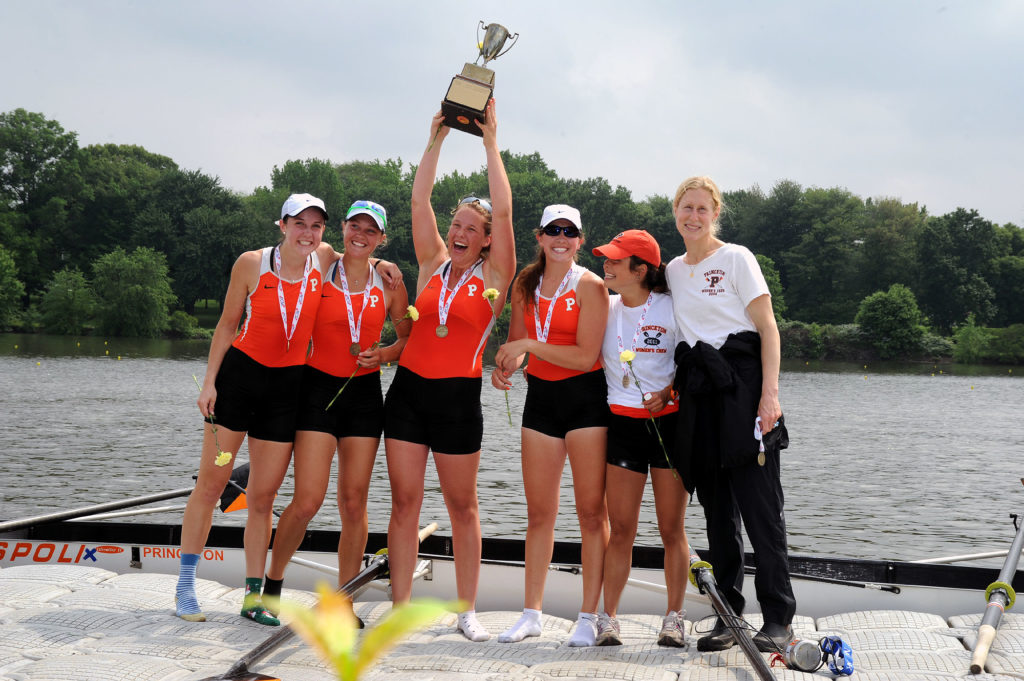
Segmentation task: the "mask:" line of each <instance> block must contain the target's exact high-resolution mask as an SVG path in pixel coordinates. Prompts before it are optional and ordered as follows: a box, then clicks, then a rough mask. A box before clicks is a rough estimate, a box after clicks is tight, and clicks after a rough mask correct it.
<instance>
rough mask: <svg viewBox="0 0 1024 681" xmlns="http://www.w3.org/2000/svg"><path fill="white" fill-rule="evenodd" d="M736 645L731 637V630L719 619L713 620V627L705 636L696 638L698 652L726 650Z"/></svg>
mask: <svg viewBox="0 0 1024 681" xmlns="http://www.w3.org/2000/svg"><path fill="white" fill-rule="evenodd" d="M734 645H736V639H734V638H733V636H732V632H731V631H729V629H728V627H726V626H725V623H724V622H722V620H721V619H716V620H715V628H714V629H712V630H711V631H710V632H709V633H708V634H706V635H705V636H701V637H700V638H698V639H697V650H699V651H700V652H702V653H703V652H710V651H714V650H726V649H728V648H732V647H733V646H734Z"/></svg>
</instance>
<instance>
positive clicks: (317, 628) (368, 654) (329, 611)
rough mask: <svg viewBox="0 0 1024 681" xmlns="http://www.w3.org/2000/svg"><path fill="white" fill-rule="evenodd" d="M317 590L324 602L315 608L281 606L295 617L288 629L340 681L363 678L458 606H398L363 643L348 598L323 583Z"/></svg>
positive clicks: (422, 603) (433, 602) (431, 603)
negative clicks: (416, 633) (412, 634)
mask: <svg viewBox="0 0 1024 681" xmlns="http://www.w3.org/2000/svg"><path fill="white" fill-rule="evenodd" d="M316 590H317V592H318V593H319V594H320V602H319V603H318V604H317V605H316V606H315V607H313V608H306V607H304V606H301V605H298V604H296V603H289V602H287V601H285V602H282V603H281V610H282V612H284V613H286V614H288V615H289V616H290V617H292V620H291V621H290V622H289V623H288V626H290V627H291V628H292V629H293V630H294V631H295V633H296V634H298V635H299V636H300V637H301V638H302V639H303V640H305V641H306V643H308V644H309V645H310V646H312V647H313V649H314V650H316V651H317V652H318V653H319V654H320V656H321V657H323V658H324V660H325V661H326V662H327V663H328V664H330V665H331V666H332V667H334V671H335V673H336V674H337V677H338V679H339V680H340V681H354V680H355V679H357V678H359V676H360V675H361V674H362V673H363V672H364V671H366V669H367V668H368V667H369V666H370V665H371V664H373V662H374V660H376V659H377V658H379V657H381V656H382V655H383V654H384V653H385V652H387V651H388V650H389V649H390V648H392V647H393V646H394V645H395V644H397V643H398V642H399V641H400V640H401V638H402V637H403V636H405V635H406V634H407V633H410V632H412V631H415V630H417V629H422V628H423V627H425V626H427V625H428V624H430V623H431V622H433V621H434V620H436V619H437V618H438V617H440V616H441V615H442V614H444V613H445V612H446V610H447V609H448V608H449V607H455V606H457V605H458V604H445V603H442V602H441V601H436V600H429V599H424V600H416V601H412V602H410V603H406V604H404V605H398V606H395V607H394V608H393V609H392V610H391V612H390V613H388V615H387V616H386V617H384V619H382V620H381V621H379V622H378V623H377V624H376V625H375V626H374V627H373V628H371V629H367V630H366V632H365V633H364V634H363V636H362V639H361V642H360V637H359V636H358V629H357V628H356V620H355V615H354V614H353V613H352V607H351V605H350V604H349V603H348V600H349V599H348V597H346V596H345V595H344V594H341V593H339V592H337V591H334V590H333V589H331V588H330V587H329V586H327V584H326V583H323V582H321V583H320V584H318V585H317V588H316ZM357 643H358V650H357V649H356V648H357Z"/></svg>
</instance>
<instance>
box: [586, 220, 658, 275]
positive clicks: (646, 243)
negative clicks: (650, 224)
mask: <svg viewBox="0 0 1024 681" xmlns="http://www.w3.org/2000/svg"><path fill="white" fill-rule="evenodd" d="M593 253H594V255H603V256H604V257H606V258H612V259H613V260H621V259H622V258H628V257H629V256H631V255H635V256H636V257H638V258H640V259H641V260H644V261H646V262H649V263H651V264H652V265H654V266H655V267H658V266H660V265H661V248H660V247H659V246H658V242H657V241H655V239H654V237H653V236H651V235H650V234H649V233H648V232H645V231H644V230H642V229H627V230H626V231H625V232H619V233H618V234H617V235H616V236H615V238H614V239H612V240H611V242H610V243H607V244H605V245H604V246H598V247H597V248H595V249H594V251H593Z"/></svg>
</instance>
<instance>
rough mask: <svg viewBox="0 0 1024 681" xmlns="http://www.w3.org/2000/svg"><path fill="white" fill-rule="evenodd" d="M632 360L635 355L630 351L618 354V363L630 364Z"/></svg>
mask: <svg viewBox="0 0 1024 681" xmlns="http://www.w3.org/2000/svg"><path fill="white" fill-rule="evenodd" d="M634 359H636V353H635V352H633V351H632V350H623V351H622V352H620V353H619V361H620V362H632V361H633V360H634Z"/></svg>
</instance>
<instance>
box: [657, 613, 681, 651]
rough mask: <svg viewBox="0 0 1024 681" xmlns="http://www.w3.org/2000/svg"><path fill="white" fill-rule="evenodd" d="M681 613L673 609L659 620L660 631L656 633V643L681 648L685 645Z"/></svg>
mask: <svg viewBox="0 0 1024 681" xmlns="http://www.w3.org/2000/svg"><path fill="white" fill-rule="evenodd" d="M683 626H684V624H683V613H678V612H676V611H675V610H673V611H672V612H670V613H669V614H667V615H665V618H664V619H663V620H661V631H660V632H659V633H658V645H659V646H670V647H672V648H682V647H683V646H684V645H686V635H685V634H684V633H683V631H684V630H683Z"/></svg>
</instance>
